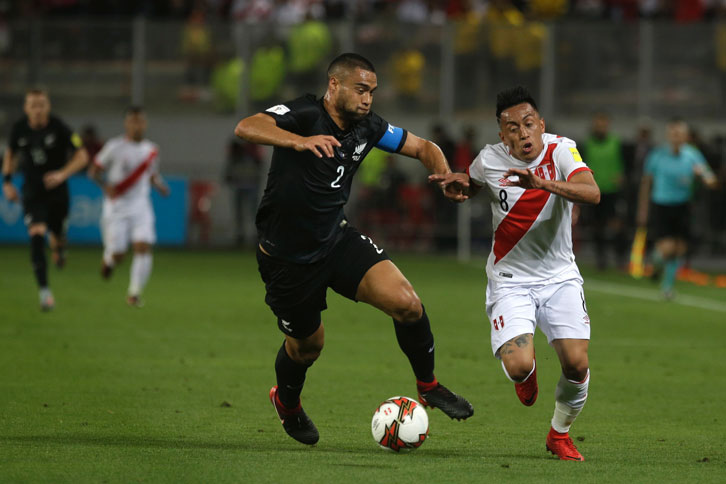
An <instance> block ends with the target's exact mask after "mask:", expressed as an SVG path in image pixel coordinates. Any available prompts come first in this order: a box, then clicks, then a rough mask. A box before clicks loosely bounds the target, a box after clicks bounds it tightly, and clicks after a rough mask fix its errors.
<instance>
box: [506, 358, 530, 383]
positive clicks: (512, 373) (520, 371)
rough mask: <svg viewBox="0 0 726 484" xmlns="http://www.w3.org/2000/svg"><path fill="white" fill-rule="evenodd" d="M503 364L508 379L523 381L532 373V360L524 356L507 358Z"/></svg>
mask: <svg viewBox="0 0 726 484" xmlns="http://www.w3.org/2000/svg"><path fill="white" fill-rule="evenodd" d="M503 366H504V371H505V373H506V374H507V376H508V377H509V379H510V380H512V381H515V382H521V381H524V380H525V379H526V378H527V377H528V376H529V375H530V373H532V369H534V361H533V360H527V359H524V358H522V359H516V360H509V361H505V362H504V365H503Z"/></svg>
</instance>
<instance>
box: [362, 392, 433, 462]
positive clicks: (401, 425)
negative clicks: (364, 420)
mask: <svg viewBox="0 0 726 484" xmlns="http://www.w3.org/2000/svg"><path fill="white" fill-rule="evenodd" d="M371 432H372V433H373V439H374V440H375V441H376V442H378V445H380V446H381V447H383V448H384V449H386V450H393V451H396V452H399V451H400V450H401V449H404V450H408V449H416V448H417V447H419V446H420V445H421V444H423V443H424V440H426V436H428V434H429V416H428V414H427V413H426V410H425V409H424V408H423V405H421V404H420V403H418V402H417V401H416V400H414V399H413V398H408V397H391V398H389V399H387V400H385V401H384V402H383V403H381V404H380V405H379V406H378V408H377V409H376V411H375V413H373V420H372V421H371Z"/></svg>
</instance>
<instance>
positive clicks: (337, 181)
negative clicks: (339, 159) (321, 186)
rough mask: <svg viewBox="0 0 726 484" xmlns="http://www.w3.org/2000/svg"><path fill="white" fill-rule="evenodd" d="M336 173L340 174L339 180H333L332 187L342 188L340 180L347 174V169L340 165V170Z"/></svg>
mask: <svg viewBox="0 0 726 484" xmlns="http://www.w3.org/2000/svg"><path fill="white" fill-rule="evenodd" d="M336 171H337V172H338V178H336V179H335V180H333V181H332V182H331V183H330V186H331V187H333V188H340V179H341V178H343V173H345V167H344V166H343V165H338V169H337V170H336Z"/></svg>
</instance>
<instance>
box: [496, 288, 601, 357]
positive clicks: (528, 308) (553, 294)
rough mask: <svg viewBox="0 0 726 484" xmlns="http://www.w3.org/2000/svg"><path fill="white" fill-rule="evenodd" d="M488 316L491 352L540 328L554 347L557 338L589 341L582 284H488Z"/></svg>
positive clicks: (587, 318)
mask: <svg viewBox="0 0 726 484" xmlns="http://www.w3.org/2000/svg"><path fill="white" fill-rule="evenodd" d="M487 315H488V316H489V324H490V325H491V342H492V352H493V353H494V355H495V356H498V355H497V351H498V350H499V348H501V346H502V345H503V344H504V343H506V342H507V341H509V340H510V339H512V338H515V337H517V336H519V335H520V334H534V329H535V328H536V327H538V326H539V328H540V329H541V330H542V332H543V333H544V334H545V336H547V342H548V343H550V344H552V340H556V339H566V338H569V339H590V317H589V316H588V315H587V305H586V304H585V293H584V292H583V290H582V281H580V280H578V279H571V280H567V281H563V282H557V283H549V284H538V285H503V284H498V285H494V284H492V285H487Z"/></svg>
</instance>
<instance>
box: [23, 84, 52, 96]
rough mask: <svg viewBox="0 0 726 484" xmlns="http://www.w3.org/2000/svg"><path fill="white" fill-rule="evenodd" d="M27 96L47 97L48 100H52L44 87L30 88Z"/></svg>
mask: <svg viewBox="0 0 726 484" xmlns="http://www.w3.org/2000/svg"><path fill="white" fill-rule="evenodd" d="M25 95H26V96H45V97H47V98H50V96H49V95H48V90H47V89H45V88H43V87H39V86H33V87H29V88H28V89H26V90H25Z"/></svg>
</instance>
